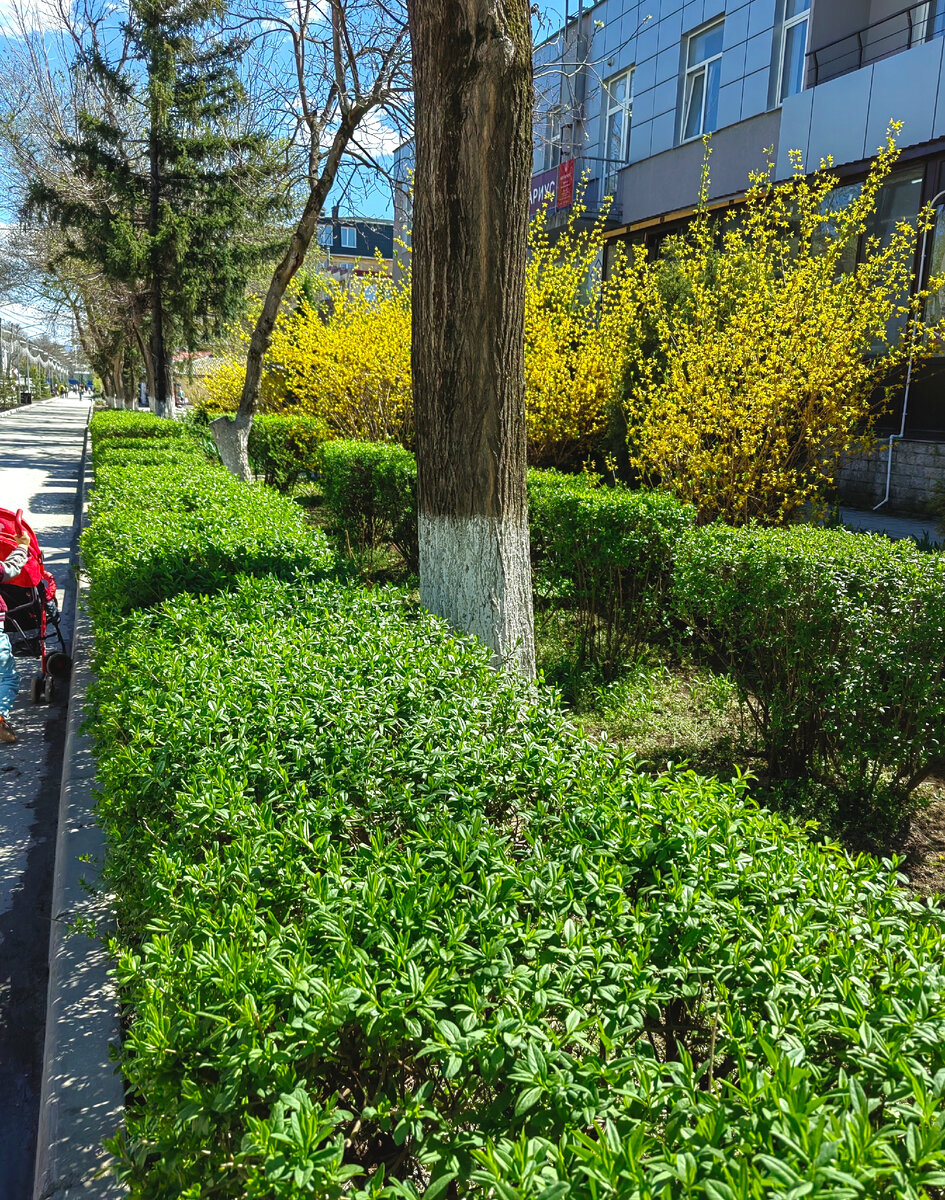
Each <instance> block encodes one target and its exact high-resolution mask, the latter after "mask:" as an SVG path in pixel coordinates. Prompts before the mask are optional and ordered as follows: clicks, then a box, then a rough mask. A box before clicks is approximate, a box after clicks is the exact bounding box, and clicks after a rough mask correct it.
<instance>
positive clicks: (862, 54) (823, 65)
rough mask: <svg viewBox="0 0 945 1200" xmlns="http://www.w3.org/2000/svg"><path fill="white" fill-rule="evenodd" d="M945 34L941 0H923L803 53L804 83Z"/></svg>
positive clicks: (846, 71) (842, 72)
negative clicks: (804, 54) (805, 66)
mask: <svg viewBox="0 0 945 1200" xmlns="http://www.w3.org/2000/svg"><path fill="white" fill-rule="evenodd" d="M942 34H945V4H943V2H942V0H923V3H921V4H910V5H909V7H908V8H903V9H901V10H900V11H899V12H895V13H892V14H891V15H890V16H888V17H884V18H883V19H882V20H881V21H875V22H874V23H873V24H872V25H867V26H865V28H863V29H858V30H857V31H856V32H855V33H851V34H848V35H847V36H846V37H843V38H838V39H837V41H835V42H829V43H828V44H827V45H826V46H821V47H820V48H819V49H817V50H811V51H810V52H809V53H808V55H807V61H808V76H807V84H808V87H813V86H815V85H816V84H818V83H826V81H827V80H828V79H836V78H837V76H838V75H847V74H849V72H850V71H858V70H859V69H860V67H867V66H869V65H870V63H874V62H879V61H880V59H883V58H889V57H890V56H891V55H893V54H899V53H901V52H902V51H903V50H909V49H911V48H912V47H913V46H918V45H919V44H920V43H921V42H927V41H930V40H931V39H932V38H933V37H940V36H942Z"/></svg>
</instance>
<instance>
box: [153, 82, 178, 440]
mask: <svg viewBox="0 0 945 1200" xmlns="http://www.w3.org/2000/svg"><path fill="white" fill-rule="evenodd" d="M156 71H157V68H156V67H155V64H154V62H153V61H152V62H151V63H149V75H150V79H149V87H150V90H151V128H150V130H149V135H148V141H149V145H148V155H149V160H150V163H149V165H150V173H151V179H150V193H149V197H148V199H149V201H150V204H149V211H148V235H149V241H150V245H149V249H148V253H149V256H150V264H149V266H150V270H149V274H150V277H151V279H150V283H151V362H152V364H153V370H154V391H153V393H152V400H153V403H154V411H155V413H156V414H157V415H158V416H159V417H168V416H172V415H173V407H172V406H173V403H174V392H173V384H172V382H171V364H170V360H169V358H168V354H167V344H166V340H165V329H164V269H163V266H164V263H163V260H164V253H165V252H164V248H163V246H162V245H161V243H160V237H159V235H160V232H161V189H162V179H161V174H162V165H163V164H162V161H161V131H162V124H163V121H164V111H163V105H162V102H161V100H159V99H158V98H157V95H156V93H157V90H158V88H157V84H156V83H155V75H156Z"/></svg>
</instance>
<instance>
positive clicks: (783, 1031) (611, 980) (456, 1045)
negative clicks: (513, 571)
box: [91, 466, 945, 1200]
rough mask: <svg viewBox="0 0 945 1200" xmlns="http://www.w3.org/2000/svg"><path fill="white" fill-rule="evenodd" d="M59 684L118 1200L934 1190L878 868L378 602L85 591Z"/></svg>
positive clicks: (897, 952) (126, 475)
mask: <svg viewBox="0 0 945 1200" xmlns="http://www.w3.org/2000/svg"><path fill="white" fill-rule="evenodd" d="M177 471H178V468H177V467H176V466H174V467H172V468H171V469H170V471H169V472H168V482H167V485H166V486H167V489H168V495H170V493H171V492H172V491H173V488H174V486H175V485H174V480H175V479H176V478H177ZM134 478H135V476H134V475H132V474H131V473H130V472H127V471H123V472H120V473H116V474H115V475H114V476H111V477H110V479H109V483H108V486H109V488H110V489H111V491H112V497H113V499H116V500H120V499H121V493H122V489H123V488H126V487H127V488H129V489H132V490H133V482H132V481H133V479H134ZM184 491H185V493H186V487H185V488H184ZM126 512H127V510H125V509H116V508H115V507H114V506H112V505H104V504H102V505H99V506H98V507H97V509H96V511H95V514H94V516H93V524H92V532H93V533H96V534H97V532H98V530H100V529H101V527H103V526H108V527H111V528H112V531H113V533H114V532H115V531H116V529H117V527H118V526H119V525H121V524H122V522H123V521H124V520H125V519H126ZM91 566H92V572H93V579H94V576H95V573H96V570H97V569H98V568H97V567H96V565H95V563H94V562H93V563H92V564H91ZM112 586H113V588H115V589H116V592H117V588H118V584H117V583H116V582H115V581H114V580H113V582H112ZM95 657H96V668H97V671H98V682H97V685H96V689H95V715H94V719H93V729H94V733H95V737H96V743H97V753H98V759H99V779H100V785H101V789H102V790H101V801H100V815H101V818H102V820H103V822H104V824H105V828H106V832H107V836H108V844H109V852H108V859H107V864H106V876H107V884H108V886H109V887H110V889H111V890H112V891H113V893H114V895H115V900H116V906H117V918H118V920H117V933H116V934H115V937H114V939H113V943H112V945H113V950H114V952H115V954H116V956H117V961H118V977H119V981H120V984H121V989H122V997H123V1000H124V1002H125V1004H126V1006H127V1035H126V1039H125V1043H124V1046H123V1049H122V1055H121V1064H122V1069H123V1071H124V1074H125V1077H126V1079H127V1080H128V1083H129V1085H130V1091H129V1104H128V1110H127V1121H126V1128H125V1130H124V1131H123V1132H122V1133H121V1134H119V1135H117V1136H116V1139H115V1142H114V1145H113V1148H114V1149H115V1151H116V1153H117V1155H118V1159H119V1170H120V1173H121V1174H122V1176H123V1177H124V1178H125V1180H126V1181H127V1183H128V1184H129V1186H130V1190H131V1194H132V1195H133V1196H137V1197H142V1198H148V1200H158V1198H160V1200H165V1198H170V1197H178V1196H186V1197H191V1198H196V1197H198V1196H207V1197H209V1196H213V1197H223V1198H232V1200H237V1198H240V1200H243V1198H254V1200H263V1198H266V1200H270V1198H276V1200H288V1198H289V1197H293V1198H294V1197H302V1196H312V1197H340V1196H342V1195H349V1196H352V1197H358V1198H364V1200H367V1198H368V1197H377V1198H379V1197H390V1198H391V1200H393V1198H394V1197H398V1198H403V1197H411V1196H414V1197H415V1196H420V1195H422V1196H425V1197H426V1198H427V1200H436V1197H439V1196H464V1195H483V1196H495V1197H502V1198H503V1200H505V1198H508V1200H513V1198H515V1200H518V1198H521V1200H539V1198H542V1200H563V1198H564V1197H570V1198H573V1200H585V1198H586V1200H601V1198H602V1197H606V1196H611V1197H620V1198H621V1200H622V1198H625V1197H626V1198H638V1200H657V1198H659V1200H668V1198H670V1200H672V1198H676V1197H680V1198H682V1197H694V1198H695V1197H699V1198H705V1200H741V1198H742V1197H757V1198H759V1200H760V1198H761V1197H765V1198H767V1197H783V1198H784V1200H788V1198H792V1200H793V1198H795V1197H806V1196H811V1197H819V1198H827V1197H830V1198H831V1200H841V1198H843V1200H848V1198H853V1197H858V1196H869V1197H889V1198H892V1197H897V1198H899V1197H904V1198H908V1197H911V1198H915V1200H919V1198H920V1197H922V1196H938V1195H941V1194H942V1189H943V1187H945V966H943V962H945V916H943V913H942V912H941V910H939V909H938V908H936V907H931V906H926V905H925V904H922V903H920V902H918V901H916V900H914V899H912V898H911V897H910V896H909V894H908V893H907V892H906V891H905V890H904V889H902V888H901V887H900V886H899V881H898V880H897V877H896V876H895V875H894V874H893V873H892V872H891V871H890V870H889V868H888V866H883V865H880V864H877V863H876V862H874V861H873V860H870V859H866V858H863V859H859V860H857V861H851V860H850V859H848V858H847V857H846V856H845V855H844V854H843V853H842V852H841V851H839V850H838V849H837V848H835V847H829V846H828V847H823V846H816V845H813V844H811V843H810V842H809V841H808V839H807V838H806V836H805V833H804V832H803V831H802V830H799V829H797V828H793V827H791V826H789V825H786V824H785V823H783V822H781V821H779V820H778V819H776V818H773V817H771V816H770V815H767V814H765V813H763V812H760V811H758V810H757V809H755V808H754V807H753V806H752V804H751V803H750V801H748V800H747V798H746V796H745V791H744V787H743V786H742V785H741V784H738V783H735V784H730V785H729V784H723V783H720V782H717V781H711V780H705V779H701V778H698V777H697V776H695V775H693V774H691V773H687V774H684V775H681V776H679V777H677V778H673V779H660V780H652V779H646V778H643V777H641V776H639V775H638V774H636V773H635V772H634V770H633V766H632V763H630V762H627V761H625V760H623V759H622V758H621V757H620V755H619V754H618V753H616V752H615V751H614V749H613V748H612V747H608V746H606V745H601V744H599V743H589V742H586V741H583V740H581V739H579V738H577V737H575V735H574V734H573V733H572V732H571V731H570V730H569V728H568V727H567V725H566V723H565V721H564V719H563V718H562V715H561V713H560V712H559V711H558V708H557V707H556V704H555V702H554V700H553V698H552V697H551V696H550V694H549V693H548V692H547V691H546V690H545V689H543V688H541V687H536V686H533V685H528V684H526V683H524V682H522V681H520V680H519V679H517V678H514V677H512V676H509V675H506V674H496V673H495V672H493V671H492V670H491V667H490V657H489V654H488V652H487V651H484V650H483V649H481V648H480V647H478V646H477V645H476V644H474V643H471V642H468V641H464V640H461V639H458V638H456V637H455V636H454V635H452V634H451V633H450V632H449V631H448V630H447V629H446V628H445V627H444V626H443V625H442V624H441V623H440V622H438V621H436V620H435V619H433V618H432V617H430V616H428V615H426V614H424V613H423V612H422V611H420V610H419V609H418V608H416V607H413V606H411V605H410V604H408V603H407V602H406V601H405V599H404V597H403V596H402V595H401V594H399V593H397V592H393V591H375V592H372V593H365V592H363V591H357V590H352V589H347V588H344V587H342V586H340V585H339V584H337V583H335V582H332V581H322V582H320V583H319V582H316V581H314V580H313V579H312V578H311V577H308V578H306V577H305V576H304V575H300V576H299V577H297V579H296V580H295V583H294V585H293V586H292V587H291V588H287V587H286V586H285V584H284V583H283V582H282V581H281V580H277V579H272V578H260V577H258V576H252V577H250V576H247V575H242V576H238V577H237V576H234V577H232V578H231V579H230V582H229V587H228V588H226V589H224V590H221V591H220V592H219V593H218V594H217V595H216V596H215V597H214V599H213V601H212V603H207V602H206V600H205V599H204V598H202V597H197V596H193V595H186V594H183V595H177V596H167V597H166V598H165V599H164V600H163V601H162V602H161V603H159V604H154V605H152V606H151V607H149V608H145V609H141V608H137V607H136V605H135V601H134V598H133V596H132V595H131V594H130V593H129V594H127V595H126V596H125V597H124V602H119V601H118V597H117V594H116V595H115V597H114V600H113V602H112V603H110V604H108V605H105V606H104V607H103V608H102V610H101V616H100V619H99V621H98V623H97V647H96V655H95Z"/></svg>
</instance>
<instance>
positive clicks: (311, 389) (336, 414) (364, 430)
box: [268, 276, 413, 446]
mask: <svg viewBox="0 0 945 1200" xmlns="http://www.w3.org/2000/svg"><path fill="white" fill-rule="evenodd" d="M325 287H326V291H327V299H324V300H322V302H321V303H320V304H319V305H318V307H315V306H314V305H313V304H312V302H311V301H310V300H309V299H308V298H307V297H306V296H305V295H298V296H297V303H296V305H295V307H294V308H293V309H291V310H289V311H286V312H284V313H283V314H282V315H281V316H280V318H279V320H278V321H277V323H276V328H275V330H274V332H273V338H272V345H271V346H270V348H269V355H268V371H269V372H270V373H271V374H273V375H275V376H277V377H278V381H279V384H280V387H279V389H278V391H279V393H280V395H281V399H280V400H279V401H278V403H277V404H276V403H275V402H274V404H273V406H274V407H278V408H280V409H282V410H286V411H289V410H294V411H303V412H306V413H311V414H313V415H314V416H318V417H321V418H322V419H323V420H324V421H325V423H326V424H327V425H328V427H329V428H330V429H332V430H333V431H334V432H335V434H336V435H337V436H338V437H344V438H353V439H356V440H360V441H368V442H401V443H402V444H404V445H407V446H409V445H411V444H412V442H413V398H412V392H411V381H410V279H409V276H407V277H405V278H403V279H401V280H393V279H390V278H388V277H386V276H376V277H371V278H370V281H369V282H367V283H361V282H360V281H357V282H356V283H355V284H354V285H352V286H350V287H342V286H340V285H339V284H337V283H335V282H334V281H329V282H328V283H326V285H325Z"/></svg>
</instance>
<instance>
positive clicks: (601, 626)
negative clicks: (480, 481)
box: [528, 470, 696, 664]
mask: <svg viewBox="0 0 945 1200" xmlns="http://www.w3.org/2000/svg"><path fill="white" fill-rule="evenodd" d="M528 512H529V532H530V534H531V546H532V562H533V566H534V582H535V592H536V597H537V598H538V599H546V600H548V601H549V602H550V603H552V604H554V605H555V606H556V607H558V606H566V607H567V608H568V609H569V610H570V611H571V613H572V614H573V617H574V620H575V623H576V626H577V635H578V636H577V643H578V658H579V660H580V661H581V662H583V661H585V660H586V659H590V660H592V661H595V662H601V663H606V664H614V663H617V662H619V661H620V660H621V659H623V658H625V657H626V656H627V655H629V654H632V653H633V652H634V651H635V650H637V649H639V647H640V645H641V644H642V643H643V642H644V641H645V640H647V639H650V638H653V637H654V636H656V635H658V634H659V632H660V631H661V627H662V626H664V624H665V621H666V616H667V612H668V609H669V604H668V598H669V597H668V589H669V583H670V580H671V578H672V569H673V562H674V558H675V550H676V545H677V543H678V541H679V538H680V536H681V535H682V534H683V532H684V531H686V530H688V529H691V528H692V527H693V526H694V524H695V518H696V513H695V509H694V508H692V506H691V505H688V504H682V503H680V501H678V500H677V499H676V498H675V497H674V496H670V495H669V494H668V493H666V492H644V491H636V492H635V491H631V490H630V489H629V488H626V487H623V486H620V485H618V486H616V487H606V486H604V485H603V483H602V482H601V480H600V479H599V477H597V476H591V475H587V474H581V475H564V474H562V473H561V472H559V471H534V470H533V471H529V473H528Z"/></svg>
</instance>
